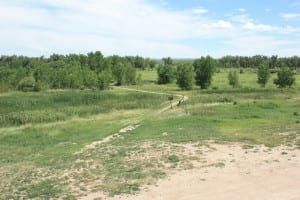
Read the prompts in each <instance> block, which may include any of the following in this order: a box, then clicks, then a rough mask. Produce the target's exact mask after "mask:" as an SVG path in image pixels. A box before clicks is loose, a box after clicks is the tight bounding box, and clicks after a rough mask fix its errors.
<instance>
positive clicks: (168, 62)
mask: <svg viewBox="0 0 300 200" xmlns="http://www.w3.org/2000/svg"><path fill="white" fill-rule="evenodd" d="M162 60H163V62H164V65H173V59H172V58H171V57H167V58H163V59H162Z"/></svg>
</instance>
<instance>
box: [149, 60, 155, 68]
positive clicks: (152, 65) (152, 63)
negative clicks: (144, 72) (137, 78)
mask: <svg viewBox="0 0 300 200" xmlns="http://www.w3.org/2000/svg"><path fill="white" fill-rule="evenodd" d="M155 66H156V62H155V60H150V61H149V67H150V69H154V68H155Z"/></svg>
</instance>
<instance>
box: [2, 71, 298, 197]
mask: <svg viewBox="0 0 300 200" xmlns="http://www.w3.org/2000/svg"><path fill="white" fill-rule="evenodd" d="M141 73H142V79H143V80H144V81H143V84H142V85H138V86H130V87H129V88H132V89H140V90H147V91H154V92H155V91H156V92H162V93H166V94H165V95H163V94H151V93H143V92H136V91H128V90H122V89H120V88H113V89H112V90H109V91H105V92H102V91H79V90H78V91H77V90H74V91H45V92H41V93H19V92H10V93H4V94H1V95H0V111H1V112H0V127H1V128H0V180H1V181H0V199H29V198H38V199H49V198H52V199H56V198H60V199H61V198H63V199H77V198H78V197H79V196H82V195H85V194H87V193H91V192H96V191H103V192H105V193H107V194H109V195H117V194H123V193H126V194H131V193H135V192H137V191H139V190H140V188H141V187H142V186H143V185H147V184H154V183H155V182H156V181H157V180H158V179H160V178H163V177H165V174H166V169H167V168H169V167H176V166H178V165H180V164H179V163H180V161H181V159H182V157H180V153H179V152H180V149H179V148H178V147H176V144H178V143H189V142H192V143H199V144H200V143H202V142H203V141H205V140H215V142H219V143H224V142H245V143H247V144H248V143H249V144H264V145H266V146H269V147H274V146H278V145H281V144H283V145H289V146H295V147H297V148H300V140H299V139H296V138H297V136H299V135H300V87H299V83H300V75H297V76H296V79H297V83H298V85H295V86H294V87H293V88H288V89H278V88H276V87H275V86H274V85H273V84H272V80H270V81H269V84H268V85H267V86H266V88H261V87H259V86H258V85H257V84H256V74H255V73H254V72H251V71H250V70H245V72H244V73H243V74H240V83H241V87H240V88H236V89H232V88H230V86H229V85H228V83H227V70H221V72H220V73H217V74H216V75H215V76H214V80H213V83H212V87H211V88H210V89H208V90H203V91H201V90H200V89H198V88H197V87H195V88H194V90H192V91H180V90H179V89H178V87H177V86H176V84H175V83H172V84H169V85H157V84H155V81H156V72H155V71H142V72H141ZM273 78H274V77H272V79H273ZM167 94H181V95H183V94H184V95H186V96H188V97H189V99H188V101H186V102H184V103H183V104H181V105H180V107H175V108H174V109H172V110H167V111H165V112H163V113H160V112H159V111H160V110H161V109H162V108H164V107H166V106H168V105H169V102H168V100H167ZM128 125H138V127H137V128H136V129H135V130H132V131H128V132H126V133H124V134H122V135H121V137H117V138H115V139H112V140H110V141H108V142H107V143H103V144H101V145H98V146H95V147H93V148H88V149H86V148H85V147H86V145H89V144H91V143H93V142H95V141H99V140H102V139H103V138H105V137H107V136H110V135H113V134H115V133H117V132H118V131H119V130H120V129H121V128H124V127H126V126H128ZM286 132H293V133H295V134H292V135H289V134H282V133H286ZM298 138H299V137H298ZM166 145H169V146H168V148H167V147H166ZM151 153H152V154H151ZM150 154H151V155H159V156H156V157H153V156H152V157H151V156H150V157H149V155H150ZM147 156H148V157H147ZM145 158H148V159H145Z"/></svg>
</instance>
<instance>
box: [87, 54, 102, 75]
mask: <svg viewBox="0 0 300 200" xmlns="http://www.w3.org/2000/svg"><path fill="white" fill-rule="evenodd" d="M87 61H88V65H89V67H90V69H91V70H94V71H97V72H99V71H103V55H102V53H101V52H100V51H96V52H95V53H93V52H90V53H88V56H87Z"/></svg>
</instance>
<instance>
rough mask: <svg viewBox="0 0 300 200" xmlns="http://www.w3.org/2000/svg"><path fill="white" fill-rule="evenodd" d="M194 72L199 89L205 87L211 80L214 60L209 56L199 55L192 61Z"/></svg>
mask: <svg viewBox="0 0 300 200" xmlns="http://www.w3.org/2000/svg"><path fill="white" fill-rule="evenodd" d="M193 67H194V70H195V73H196V84H197V85H198V86H200V88H201V89H207V88H208V87H209V86H210V85H211V82H212V76H213V74H214V72H215V67H214V61H213V59H212V58H211V57H210V56H207V57H201V58H200V59H197V60H195V61H194V63H193Z"/></svg>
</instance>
